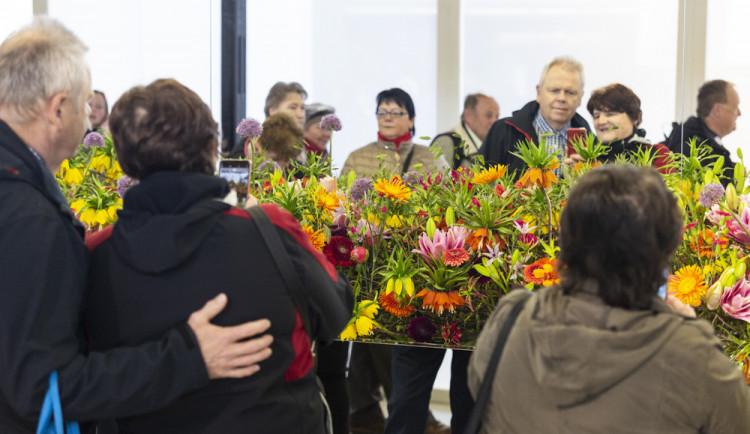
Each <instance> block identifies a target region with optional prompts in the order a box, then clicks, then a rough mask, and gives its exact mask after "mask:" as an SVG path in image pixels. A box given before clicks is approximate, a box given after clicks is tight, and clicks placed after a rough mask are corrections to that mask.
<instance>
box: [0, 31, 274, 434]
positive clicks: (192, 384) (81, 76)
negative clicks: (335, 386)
mask: <svg viewBox="0 0 750 434" xmlns="http://www.w3.org/2000/svg"><path fill="white" fill-rule="evenodd" d="M85 52H86V46H84V45H83V43H82V42H81V41H80V40H79V39H78V38H77V37H76V36H75V35H74V34H73V33H72V32H70V31H69V30H68V29H66V28H65V27H63V26H62V25H61V24H59V23H58V22H57V21H54V20H51V19H47V18H37V19H35V20H34V22H33V23H32V24H31V25H30V26H28V27H25V28H23V29H21V30H20V31H18V32H17V33H15V34H13V35H11V36H9V37H8V39H6V40H5V41H4V42H3V43H2V45H0V203H2V207H0V228H2V229H0V251H2V252H4V254H3V259H2V260H1V261H0V282H2V286H0V355H2V357H1V358H0V432H2V433H3V434H15V433H33V432H34V430H35V428H36V422H37V418H39V414H40V409H41V407H42V402H43V400H44V396H45V392H46V390H47V386H48V384H49V383H48V378H49V377H50V374H51V373H52V372H57V375H58V379H59V380H58V384H59V391H60V400H61V402H62V409H63V412H64V414H65V417H66V419H69V420H77V421H94V420H97V419H105V418H112V417H118V416H127V415H133V414H138V413H146V412H150V411H153V410H156V409H158V408H160V407H163V406H165V405H166V404H168V403H169V402H170V401H172V400H174V399H175V398H177V397H178V396H180V395H182V394H184V393H187V392H190V391H192V390H195V389H197V388H200V387H203V386H206V385H208V384H209V379H214V378H239V377H245V376H248V375H251V374H253V373H255V372H256V371H257V370H258V369H259V367H258V365H257V363H258V362H260V361H262V360H264V359H266V358H268V357H269V356H270V353H271V350H270V349H269V348H268V347H269V345H270V343H271V341H272V338H271V337H270V336H267V335H266V336H263V337H260V338H255V339H251V340H247V338H250V337H252V336H254V335H256V334H258V333H261V332H263V331H265V330H266V329H268V327H269V326H270V323H269V322H268V320H257V321H253V322H249V323H246V324H243V325H238V326H234V327H226V328H222V327H217V326H214V325H212V324H211V323H210V322H209V320H210V319H211V318H213V317H214V316H215V315H217V314H218V313H219V312H220V311H221V310H222V309H223V308H224V306H225V305H226V303H227V299H226V296H225V295H223V294H222V295H219V296H217V297H216V298H215V299H213V300H211V301H209V302H208V303H207V304H206V305H205V306H204V308H203V309H201V310H199V311H196V312H193V314H192V315H191V316H190V318H189V319H186V321H183V322H182V323H180V324H176V325H175V326H174V327H173V328H172V329H171V330H170V331H169V332H168V333H166V334H165V335H163V336H155V337H154V340H153V341H151V342H148V343H145V344H142V345H137V346H130V347H127V348H116V349H113V350H110V351H107V352H103V353H98V352H91V353H89V354H88V355H84V352H85V350H86V348H87V347H88V346H87V342H86V340H85V338H84V336H85V333H84V330H83V327H82V325H81V322H80V318H81V317H82V311H83V308H84V307H83V297H84V290H85V287H86V275H87V268H88V251H87V249H86V247H85V245H84V243H83V234H84V230H83V226H82V225H81V223H80V222H79V221H78V220H77V219H76V218H75V216H74V215H73V214H72V213H71V210H70V206H69V205H68V203H67V201H66V198H65V196H64V195H63V194H62V192H61V191H60V189H59V187H58V186H57V183H56V181H55V178H54V177H53V173H55V172H56V171H57V170H58V168H59V167H60V165H61V164H62V162H63V161H64V160H65V159H67V158H70V157H72V156H73V155H74V154H75V153H76V150H77V148H78V144H79V143H80V142H81V139H82V137H83V134H84V132H85V131H86V129H87V128H88V126H89V121H88V114H89V111H90V109H89V104H88V101H89V99H90V98H91V96H92V90H91V75H90V72H89V69H88V66H87V65H86V61H85V60H84V54H85ZM197 307H198V306H196V308H197ZM84 429H87V427H84Z"/></svg>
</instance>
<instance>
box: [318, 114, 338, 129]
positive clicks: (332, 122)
mask: <svg viewBox="0 0 750 434" xmlns="http://www.w3.org/2000/svg"><path fill="white" fill-rule="evenodd" d="M320 129H321V130H323V131H339V130H341V120H339V117H338V116H336V115H333V114H331V115H325V116H323V119H321V120H320Z"/></svg>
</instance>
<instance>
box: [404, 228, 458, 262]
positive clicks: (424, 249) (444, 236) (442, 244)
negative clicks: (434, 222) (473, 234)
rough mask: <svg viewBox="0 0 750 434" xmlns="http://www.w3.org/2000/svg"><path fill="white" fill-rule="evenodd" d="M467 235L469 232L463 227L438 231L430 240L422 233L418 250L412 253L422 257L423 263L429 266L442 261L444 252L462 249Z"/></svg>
mask: <svg viewBox="0 0 750 434" xmlns="http://www.w3.org/2000/svg"><path fill="white" fill-rule="evenodd" d="M468 235H469V230H468V229H466V228H465V227H463V226H451V227H450V228H449V229H448V231H447V232H443V231H442V230H440V229H438V230H436V231H435V233H434V234H433V235H432V239H430V237H429V235H427V232H424V233H422V235H420V236H419V248H418V249H414V250H412V252H414V253H419V254H420V255H422V256H423V257H424V259H425V262H427V263H428V264H430V265H431V264H433V263H434V262H436V261H440V260H441V259H442V257H443V252H444V251H446V250H451V249H458V248H461V247H463V246H464V244H465V243H466V237H467V236H468Z"/></svg>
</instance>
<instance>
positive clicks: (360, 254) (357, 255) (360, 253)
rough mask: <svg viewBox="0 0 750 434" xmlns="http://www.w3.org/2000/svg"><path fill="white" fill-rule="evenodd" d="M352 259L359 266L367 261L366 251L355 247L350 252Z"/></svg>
mask: <svg viewBox="0 0 750 434" xmlns="http://www.w3.org/2000/svg"><path fill="white" fill-rule="evenodd" d="M352 259H353V260H355V261H357V263H358V264H361V263H363V262H365V261H366V260H367V249H365V248H364V247H357V248H355V249H353V250H352Z"/></svg>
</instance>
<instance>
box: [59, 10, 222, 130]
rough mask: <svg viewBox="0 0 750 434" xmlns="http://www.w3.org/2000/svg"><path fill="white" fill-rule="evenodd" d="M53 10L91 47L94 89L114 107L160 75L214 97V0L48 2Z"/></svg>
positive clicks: (204, 96)
mask: <svg viewBox="0 0 750 434" xmlns="http://www.w3.org/2000/svg"><path fill="white" fill-rule="evenodd" d="M48 8H49V15H50V16H52V17H54V18H56V19H58V20H60V21H61V22H62V23H63V24H65V26H67V27H68V28H69V29H71V30H72V31H73V32H74V33H75V34H76V35H78V37H79V38H81V40H82V41H83V42H84V43H85V44H86V45H88V47H89V52H88V54H87V58H88V62H89V66H90V67H91V79H92V83H93V87H94V89H98V90H101V91H103V92H104V93H105V94H106V95H107V100H108V102H109V104H110V108H111V106H112V104H114V102H115V101H116V100H117V99H118V98H119V97H120V95H122V94H123V93H124V92H125V91H126V90H128V89H130V88H131V87H133V86H136V85H145V84H148V83H150V82H152V81H154V80H156V79H158V78H174V79H176V80H178V81H180V82H181V83H182V84H184V85H185V86H187V87H189V88H190V89H192V90H193V91H195V92H196V93H197V94H198V95H200V97H201V98H202V99H203V100H204V101H206V102H207V103H208V102H210V101H211V100H212V98H211V96H212V95H211V41H212V40H211V36H212V34H211V16H212V2H207V1H205V0H183V1H181V2H180V3H179V7H175V4H174V3H172V2H165V1H148V0H131V1H128V2H103V1H99V0H48ZM214 13H215V12H214ZM219 65H220V63H219ZM214 75H218V71H217V72H216V73H215V74H214ZM219 78H220V77H219ZM215 116H216V115H215ZM217 119H219V118H218V117H217Z"/></svg>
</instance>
